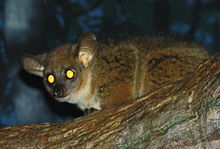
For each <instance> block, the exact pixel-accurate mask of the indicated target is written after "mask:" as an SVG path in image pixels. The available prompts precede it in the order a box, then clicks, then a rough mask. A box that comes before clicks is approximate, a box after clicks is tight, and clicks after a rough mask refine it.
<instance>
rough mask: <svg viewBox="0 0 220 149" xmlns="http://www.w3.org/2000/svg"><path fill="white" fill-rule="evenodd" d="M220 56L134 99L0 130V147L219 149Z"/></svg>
mask: <svg viewBox="0 0 220 149" xmlns="http://www.w3.org/2000/svg"><path fill="white" fill-rule="evenodd" d="M219 96H220V55H215V56H213V57H211V58H210V59H208V60H207V61H206V62H204V63H203V64H201V65H200V66H198V68H197V69H196V70H195V72H194V73H192V74H190V75H189V76H188V77H187V78H185V79H184V80H181V81H178V82H176V83H173V84H169V85H166V86H163V87H162V88H161V89H158V90H156V91H155V92H153V93H150V94H149V95H147V96H145V97H142V98H140V99H139V100H137V101H134V102H132V103H129V104H127V105H124V106H121V107H115V108H112V109H107V110H102V111H98V112H95V113H92V114H90V115H87V116H84V117H80V118H77V119H74V120H69V121H64V122H60V123H53V124H49V123H44V124H37V125H36V124H33V125H25V126H13V127H6V128H1V129H0V148H22V147H24V148H71V147H72V148H102V149H103V148H135V149H136V148H219V146H220V114H219V113H220V98H219Z"/></svg>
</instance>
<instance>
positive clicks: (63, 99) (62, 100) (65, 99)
mask: <svg viewBox="0 0 220 149" xmlns="http://www.w3.org/2000/svg"><path fill="white" fill-rule="evenodd" d="M54 98H55V99H56V100H57V101H59V102H67V101H68V99H69V95H67V96H64V97H59V98H57V97H54Z"/></svg>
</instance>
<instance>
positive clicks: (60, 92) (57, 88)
mask: <svg viewBox="0 0 220 149" xmlns="http://www.w3.org/2000/svg"><path fill="white" fill-rule="evenodd" d="M63 95H64V91H63V88H62V87H61V86H55V87H54V90H53V96H54V97H56V98H60V97H63Z"/></svg>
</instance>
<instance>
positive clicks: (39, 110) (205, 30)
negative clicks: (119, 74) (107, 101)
mask: <svg viewBox="0 0 220 149" xmlns="http://www.w3.org/2000/svg"><path fill="white" fill-rule="evenodd" d="M85 31H89V32H93V33H95V34H96V35H97V37H98V38H101V37H106V36H107V37H108V36H121V35H127V34H129V35H132V34H135V35H137V34H148V35H166V36H167V35H168V36H171V37H173V38H176V37H178V38H183V39H185V40H189V41H195V42H198V43H201V44H202V45H204V46H205V47H207V49H208V50H209V52H210V53H215V52H219V51H220V50H219V49H220V44H219V43H220V1H219V0H136V1H134V0H20V1H19V0H1V1H0V68H1V69H0V127H3V126H8V125H20V124H31V123H42V122H58V121H62V120H65V119H71V118H75V117H77V116H80V115H82V112H80V111H79V110H78V109H77V108H76V107H75V106H74V105H70V104H67V103H58V102H57V101H55V100H53V99H52V98H51V97H50V96H49V95H48V93H47V92H46V90H45V89H44V86H43V83H42V80H41V78H38V77H35V76H33V75H30V74H27V73H26V72H24V71H23V70H22V69H21V68H20V65H19V61H18V57H19V55H20V54H21V53H29V54H40V53H42V52H46V51H48V50H50V49H51V48H53V47H55V46H56V45H59V44H62V43H65V42H75V41H76V39H77V38H78V37H79V36H80V34H81V33H82V32H85Z"/></svg>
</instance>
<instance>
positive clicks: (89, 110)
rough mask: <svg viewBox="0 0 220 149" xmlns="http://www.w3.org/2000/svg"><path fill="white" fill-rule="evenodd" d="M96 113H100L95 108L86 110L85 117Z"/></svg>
mask: <svg viewBox="0 0 220 149" xmlns="http://www.w3.org/2000/svg"><path fill="white" fill-rule="evenodd" d="M95 111H98V110H96V109H94V108H89V109H85V110H84V115H88V114H91V113H93V112H95Z"/></svg>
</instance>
